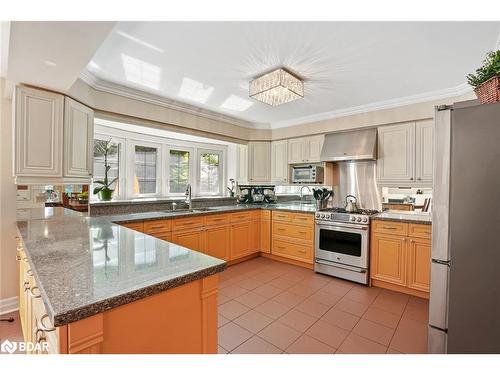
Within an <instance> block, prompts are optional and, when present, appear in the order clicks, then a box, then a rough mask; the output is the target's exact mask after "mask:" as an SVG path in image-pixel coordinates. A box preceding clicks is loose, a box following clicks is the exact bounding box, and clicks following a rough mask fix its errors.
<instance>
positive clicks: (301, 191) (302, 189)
mask: <svg viewBox="0 0 500 375" xmlns="http://www.w3.org/2000/svg"><path fill="white" fill-rule="evenodd" d="M304 188H306V189H307V190H309V193H312V191H311V188H310V187H309V186H307V185H304V186H302V187H301V188H300V201H301V202H302V198H303V197H304Z"/></svg>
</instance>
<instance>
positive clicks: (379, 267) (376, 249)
mask: <svg viewBox="0 0 500 375" xmlns="http://www.w3.org/2000/svg"><path fill="white" fill-rule="evenodd" d="M370 250H371V256H370V263H371V264H370V267H371V269H370V272H371V278H372V279H377V280H381V281H386V282H389V283H392V284H396V285H401V286H406V237H400V236H392V235H388V234H381V233H372V238H371V246H370Z"/></svg>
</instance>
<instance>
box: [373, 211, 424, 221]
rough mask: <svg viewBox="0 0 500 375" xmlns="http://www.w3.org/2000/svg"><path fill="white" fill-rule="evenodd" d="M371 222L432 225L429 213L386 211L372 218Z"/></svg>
mask: <svg viewBox="0 0 500 375" xmlns="http://www.w3.org/2000/svg"><path fill="white" fill-rule="evenodd" d="M372 220H386V221H400V222H404V223H415V224H432V215H431V214H430V213H429V212H413V211H401V210H388V211H384V212H381V213H379V214H376V215H374V216H372Z"/></svg>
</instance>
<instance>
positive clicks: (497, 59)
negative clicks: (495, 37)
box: [467, 50, 500, 104]
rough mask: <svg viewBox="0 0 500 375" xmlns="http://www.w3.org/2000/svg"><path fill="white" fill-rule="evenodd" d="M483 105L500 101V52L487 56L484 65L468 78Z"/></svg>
mask: <svg viewBox="0 0 500 375" xmlns="http://www.w3.org/2000/svg"><path fill="white" fill-rule="evenodd" d="M467 82H468V83H469V85H471V86H472V87H474V92H475V93H476V95H477V97H478V99H479V101H480V102H481V103H482V104H486V103H496V102H499V101H500V50H498V51H491V52H489V53H488V54H487V56H486V59H485V60H484V61H483V65H482V66H481V67H480V68H478V69H476V72H475V73H474V74H472V73H471V74H469V75H468V76H467Z"/></svg>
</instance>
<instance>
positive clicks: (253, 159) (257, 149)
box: [248, 142, 271, 183]
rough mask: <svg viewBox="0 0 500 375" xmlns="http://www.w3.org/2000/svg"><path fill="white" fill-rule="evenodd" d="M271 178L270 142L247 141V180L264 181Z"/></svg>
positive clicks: (267, 181)
mask: <svg viewBox="0 0 500 375" xmlns="http://www.w3.org/2000/svg"><path fill="white" fill-rule="evenodd" d="M270 180H271V142H249V143H248V181H249V182H252V183H253V182H265V183H269V182H270Z"/></svg>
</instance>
